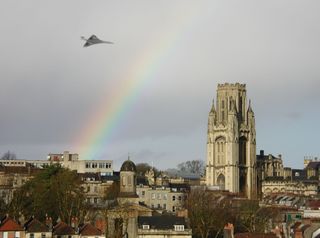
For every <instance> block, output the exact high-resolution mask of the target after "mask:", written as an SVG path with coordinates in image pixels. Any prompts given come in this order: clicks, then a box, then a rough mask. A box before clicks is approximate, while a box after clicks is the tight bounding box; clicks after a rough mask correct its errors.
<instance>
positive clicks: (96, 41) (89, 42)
mask: <svg viewBox="0 0 320 238" xmlns="http://www.w3.org/2000/svg"><path fill="white" fill-rule="evenodd" d="M81 39H82V40H84V41H85V42H86V43H85V44H84V45H83V47H88V46H90V45H95V44H100V43H105V44H113V42H111V41H104V40H100V39H99V38H98V37H96V36H95V35H92V36H90V37H89V39H86V38H85V37H84V36H81Z"/></svg>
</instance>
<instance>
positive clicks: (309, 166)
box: [306, 161, 320, 169]
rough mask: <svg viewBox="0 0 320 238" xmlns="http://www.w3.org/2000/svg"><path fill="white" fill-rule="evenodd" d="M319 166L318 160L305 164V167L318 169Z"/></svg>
mask: <svg viewBox="0 0 320 238" xmlns="http://www.w3.org/2000/svg"><path fill="white" fill-rule="evenodd" d="M319 167H320V161H311V162H309V164H308V165H307V167H306V168H307V169H318V168H319Z"/></svg>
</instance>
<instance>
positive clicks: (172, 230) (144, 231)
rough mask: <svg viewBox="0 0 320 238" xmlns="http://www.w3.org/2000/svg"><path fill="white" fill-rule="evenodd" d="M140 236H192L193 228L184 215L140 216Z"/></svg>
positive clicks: (182, 237) (147, 237) (157, 237)
mask: <svg viewBox="0 0 320 238" xmlns="http://www.w3.org/2000/svg"><path fill="white" fill-rule="evenodd" d="M137 237H139V238H162V237H166V238H171V237H172V238H177V237H181V238H191V237H192V230H191V229H190V227H189V226H188V224H187V222H186V220H185V218H184V217H176V216H151V217H150V216H140V217H138V236H137Z"/></svg>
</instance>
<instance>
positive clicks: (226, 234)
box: [223, 223, 234, 238]
mask: <svg viewBox="0 0 320 238" xmlns="http://www.w3.org/2000/svg"><path fill="white" fill-rule="evenodd" d="M223 238H234V227H233V224H231V223H228V224H227V225H225V226H224V230H223Z"/></svg>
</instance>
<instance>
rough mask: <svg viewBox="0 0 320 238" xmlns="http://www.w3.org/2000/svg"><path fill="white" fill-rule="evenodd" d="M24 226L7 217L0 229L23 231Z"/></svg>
mask: <svg viewBox="0 0 320 238" xmlns="http://www.w3.org/2000/svg"><path fill="white" fill-rule="evenodd" d="M23 230H24V229H23V227H22V226H20V225H19V224H18V223H17V222H16V221H14V220H13V219H12V218H10V217H6V218H5V219H4V220H2V221H1V224H0V231H23Z"/></svg>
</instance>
